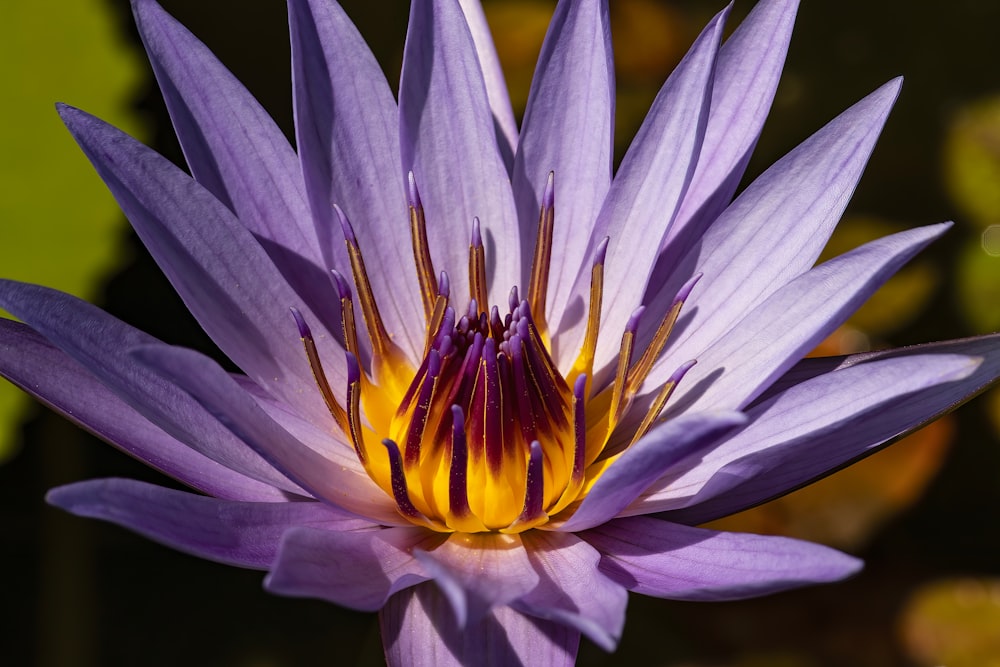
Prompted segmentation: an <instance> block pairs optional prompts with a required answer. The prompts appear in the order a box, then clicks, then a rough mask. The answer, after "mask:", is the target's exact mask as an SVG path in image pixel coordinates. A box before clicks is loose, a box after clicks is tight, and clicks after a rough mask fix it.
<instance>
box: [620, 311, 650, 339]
mask: <svg viewBox="0 0 1000 667" xmlns="http://www.w3.org/2000/svg"><path fill="white" fill-rule="evenodd" d="M644 312H646V306H639V307H638V308H636V309H635V310H634V311H632V316H631V317H630V318H628V324H626V325H625V331H628V332H630V333H633V334H634V333H635V332H636V331H637V330H638V329H639V321H640V320H641V319H642V314H643V313H644Z"/></svg>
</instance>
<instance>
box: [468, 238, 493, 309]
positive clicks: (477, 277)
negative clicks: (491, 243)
mask: <svg viewBox="0 0 1000 667" xmlns="http://www.w3.org/2000/svg"><path fill="white" fill-rule="evenodd" d="M469 294H470V295H471V296H472V298H473V299H475V300H476V303H478V304H479V307H480V308H483V309H485V308H487V307H488V306H487V304H488V303H489V296H488V293H487V289H486V251H485V249H484V248H483V237H482V234H481V233H480V230H479V218H473V219H472V241H471V242H470V243H469Z"/></svg>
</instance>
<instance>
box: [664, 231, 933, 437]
mask: <svg viewBox="0 0 1000 667" xmlns="http://www.w3.org/2000/svg"><path fill="white" fill-rule="evenodd" d="M949 227H950V224H948V223H946V224H940V225H929V226H927V227H918V228H917V229H910V230H907V231H905V232H900V233H898V234H893V235H891V236H887V237H884V238H881V239H878V240H876V241H872V242H871V243H867V244H865V245H863V246H861V247H860V248H856V249H855V250H853V251H851V252H848V253H845V254H843V255H841V256H839V257H836V258H834V259H832V260H830V261H828V262H825V263H823V264H821V265H820V266H818V267H816V268H814V269H812V270H811V271H808V272H806V273H804V274H802V275H801V276H799V277H798V278H795V279H794V280H792V281H791V282H789V283H788V284H787V285H785V286H784V287H782V288H781V289H779V290H778V291H776V292H775V293H773V294H772V295H771V296H770V297H769V298H768V299H767V300H766V301H765V302H764V303H762V304H761V305H760V306H758V307H757V308H755V309H754V310H753V311H752V312H751V313H750V314H749V315H747V316H746V318H744V319H743V320H742V321H741V322H740V323H739V324H738V325H737V326H736V327H735V328H734V329H733V330H732V331H730V332H729V333H727V334H726V335H724V336H723V337H722V338H720V339H719V340H718V341H717V342H716V343H715V344H714V345H712V346H711V347H709V348H708V349H707V350H704V351H703V352H702V353H701V354H699V356H698V365H697V366H695V367H694V368H692V369H691V371H690V372H689V373H688V375H686V376H685V378H684V384H683V386H681V387H679V388H678V391H677V393H676V397H675V398H674V403H673V405H672V406H668V407H667V409H666V411H665V412H664V416H667V417H669V416H671V415H677V414H680V413H682V412H686V411H688V410H695V411H699V410H718V409H740V408H742V407H744V406H745V405H746V404H747V403H749V402H750V401H751V400H752V399H753V398H754V397H756V396H757V395H758V394H759V393H760V392H761V391H763V389H764V388H765V387H767V386H768V385H769V384H771V383H772V382H773V381H774V380H775V379H776V378H777V377H779V376H780V375H781V374H782V373H784V372H785V371H786V370H787V369H788V368H789V367H791V366H792V364H794V363H795V362H796V361H797V360H798V359H801V358H802V357H803V356H805V355H806V354H807V353H808V352H809V351H810V350H812V349H814V348H815V347H816V346H817V345H819V343H820V342H822V341H823V339H824V338H826V337H827V336H828V335H830V334H831V333H832V332H833V331H834V330H835V329H836V328H837V327H838V326H840V325H841V324H842V323H843V322H844V321H846V320H847V318H848V317H850V316H851V315H852V314H853V313H854V311H856V310H857V309H858V308H860V307H861V305H862V304H864V302H865V301H867V300H868V298H869V297H870V296H871V295H872V294H873V293H874V292H875V291H876V290H877V289H878V288H879V287H881V286H882V284H883V283H885V281H886V280H888V279H889V278H890V277H892V275H893V274H894V273H895V272H896V271H898V270H899V268H900V267H901V266H902V265H903V264H905V263H906V262H907V261H909V260H910V259H911V258H912V257H913V256H914V255H915V254H917V253H918V252H919V251H920V250H922V249H923V248H924V247H926V246H927V244H928V243H930V242H931V241H933V240H934V239H936V238H937V237H939V236H940V235H941V234H942V233H944V232H945V231H947V229H948V228H949ZM698 303H699V302H698V301H697V300H695V301H694V304H695V306H696V307H697V304H698ZM677 358H678V357H677V356H675V355H674V353H673V352H671V353H669V354H668V355H667V357H666V358H665V359H664V360H663V363H661V364H660V365H659V368H658V369H654V371H653V372H652V373H650V380H649V384H650V385H651V386H655V385H656V383H657V382H663V381H665V380H666V378H667V377H668V374H667V370H666V369H667V368H671V365H670V364H674V365H676V363H677Z"/></svg>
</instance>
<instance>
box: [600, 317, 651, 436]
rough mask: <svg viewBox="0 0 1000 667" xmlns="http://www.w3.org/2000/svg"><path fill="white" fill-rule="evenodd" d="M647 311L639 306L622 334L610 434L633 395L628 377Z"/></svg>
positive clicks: (609, 423) (609, 426)
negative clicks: (627, 383)
mask: <svg viewBox="0 0 1000 667" xmlns="http://www.w3.org/2000/svg"><path fill="white" fill-rule="evenodd" d="M645 310H646V308H645V307H644V306H639V307H638V308H637V309H636V310H635V312H633V313H632V316H631V317H630V318H629V319H628V324H626V325H625V333H623V334H622V344H621V348H620V349H619V351H618V368H617V369H616V370H615V380H614V383H613V384H612V387H614V388H613V389H612V392H611V409H610V411H609V419H608V434H609V435H610V434H611V431H612V430H613V429H614V427H615V426H616V425H617V424H618V420H620V419H621V416H622V412H624V410H625V407H626V406H627V404H628V402H629V400H630V399H631V397H632V395H631V394H628V393H626V391H625V390H626V388H627V387H626V376H627V375H628V368H629V364H630V363H632V348H633V347H634V345H635V332H636V331H637V330H638V328H639V320H640V318H642V313H643V312H644V311H645Z"/></svg>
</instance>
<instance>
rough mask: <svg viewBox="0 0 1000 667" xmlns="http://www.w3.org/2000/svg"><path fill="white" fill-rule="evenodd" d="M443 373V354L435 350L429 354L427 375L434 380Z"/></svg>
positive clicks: (432, 349)
mask: <svg viewBox="0 0 1000 667" xmlns="http://www.w3.org/2000/svg"><path fill="white" fill-rule="evenodd" d="M440 372H441V353H439V352H438V351H437V350H435V349H434V348H431V351H430V352H428V353H427V375H429V376H430V377H432V378H435V377H437V376H438V373H440Z"/></svg>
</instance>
